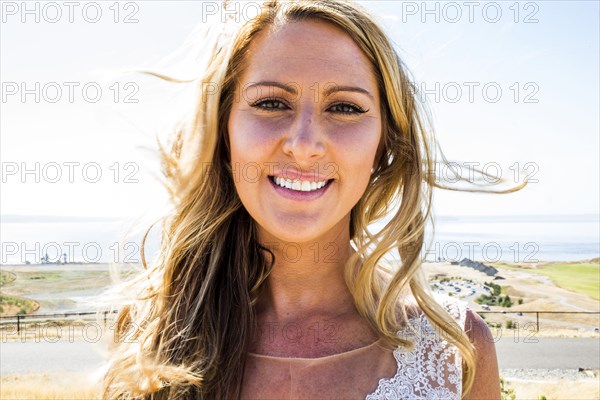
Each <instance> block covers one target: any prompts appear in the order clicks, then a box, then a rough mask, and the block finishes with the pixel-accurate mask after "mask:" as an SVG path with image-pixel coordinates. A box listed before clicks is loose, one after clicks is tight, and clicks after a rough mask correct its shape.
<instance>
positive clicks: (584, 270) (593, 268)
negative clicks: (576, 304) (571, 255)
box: [537, 263, 600, 300]
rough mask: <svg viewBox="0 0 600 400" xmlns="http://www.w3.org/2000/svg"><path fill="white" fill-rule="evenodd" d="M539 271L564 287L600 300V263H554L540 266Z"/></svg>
mask: <svg viewBox="0 0 600 400" xmlns="http://www.w3.org/2000/svg"><path fill="white" fill-rule="evenodd" d="M537 272H539V273H540V274H543V275H546V276H547V277H549V278H550V279H552V280H553V281H554V282H555V283H556V284H557V285H558V286H560V287H562V288H564V289H568V290H572V291H573V292H577V293H583V294H587V295H588V296H590V297H592V298H594V299H596V300H600V265H599V264H591V263H582V264H552V265H548V266H545V267H542V268H540V269H539V270H537Z"/></svg>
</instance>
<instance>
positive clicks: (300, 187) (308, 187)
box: [269, 175, 333, 192]
mask: <svg viewBox="0 0 600 400" xmlns="http://www.w3.org/2000/svg"><path fill="white" fill-rule="evenodd" d="M269 180H271V182H273V183H274V184H275V185H277V186H279V187H282V188H284V189H289V190H292V191H295V192H316V191H318V190H321V189H323V188H325V187H327V186H329V184H330V183H331V182H333V179H328V180H324V181H321V182H313V181H303V180H298V179H296V180H291V179H285V178H281V177H278V176H271V175H270V176H269Z"/></svg>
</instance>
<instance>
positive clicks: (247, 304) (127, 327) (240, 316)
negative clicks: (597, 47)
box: [104, 0, 475, 399]
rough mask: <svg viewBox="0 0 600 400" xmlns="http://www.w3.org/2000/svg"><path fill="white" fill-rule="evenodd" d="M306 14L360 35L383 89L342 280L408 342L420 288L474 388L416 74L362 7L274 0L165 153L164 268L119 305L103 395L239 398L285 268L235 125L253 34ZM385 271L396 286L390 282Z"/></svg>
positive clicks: (203, 84) (214, 62)
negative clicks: (232, 134) (438, 242)
mask: <svg viewBox="0 0 600 400" xmlns="http://www.w3.org/2000/svg"><path fill="white" fill-rule="evenodd" d="M302 20H321V21H325V22H328V23H331V24H333V25H335V26H337V27H339V28H341V29H343V30H344V31H345V32H346V33H347V34H348V35H349V36H350V37H352V39H353V40H354V41H355V42H356V44H357V45H358V46H359V47H360V48H361V50H362V51H363V53H364V54H365V56H366V57H367V58H368V60H369V61H370V62H371V64H372V68H373V71H374V73H375V76H376V78H377V83H378V86H379V93H380V94H381V114H382V127H383V136H382V141H381V144H380V147H379V149H378V156H377V165H376V167H375V169H374V172H373V174H372V176H371V181H370V182H369V184H368V187H367V189H366V192H365V193H364V195H363V196H362V198H361V199H360V200H359V202H358V203H357V204H356V205H355V206H354V208H353V209H352V211H351V222H350V237H351V239H352V241H353V243H354V246H355V248H356V250H357V252H356V253H355V254H354V255H353V256H352V257H351V258H350V259H349V260H348V262H347V264H346V267H345V268H346V269H345V279H346V284H347V285H348V287H349V289H350V291H351V293H352V295H353V297H354V301H355V305H356V308H357V309H358V311H359V313H360V314H361V315H362V317H363V318H364V319H365V320H366V321H368V322H369V323H370V325H371V326H372V327H373V328H374V329H376V331H377V332H379V333H380V335H381V336H383V337H385V338H387V340H388V342H389V343H390V344H393V345H397V346H411V343H410V342H409V341H407V340H405V339H402V338H400V337H399V336H398V335H397V334H396V332H397V330H398V327H399V326H400V325H401V324H402V323H403V322H406V321H407V318H408V317H407V313H406V310H405V309H404V308H401V310H400V312H398V311H399V310H398V306H397V305H398V304H399V299H400V297H401V296H402V294H403V293H404V292H405V290H406V289H408V288H409V289H410V291H411V292H412V294H413V295H414V297H415V300H416V301H417V303H418V306H419V307H420V308H421V309H422V310H423V312H424V313H425V314H426V315H427V317H428V318H429V319H430V321H431V322H432V323H433V324H434V325H435V326H436V327H437V328H439V330H440V331H442V332H445V334H446V336H447V337H448V338H449V340H450V341H451V342H452V343H453V344H455V345H456V346H457V348H458V349H459V350H460V352H461V354H462V359H463V367H464V368H463V388H464V392H463V393H465V394H466V393H468V391H469V390H470V388H471V386H472V384H473V377H474V373H475V351H474V348H473V346H472V344H471V343H470V341H469V338H468V337H467V336H466V334H465V332H464V330H463V329H462V327H459V326H458V324H457V323H456V322H455V320H454V319H453V318H452V317H451V316H450V315H449V314H448V313H447V312H446V311H445V310H444V309H443V308H442V307H441V306H440V305H439V304H438V303H437V302H436V301H435V300H434V299H433V297H432V294H431V292H430V290H429V287H428V284H427V282H426V281H425V280H424V277H423V274H422V272H421V269H420V266H421V260H420V251H421V249H422V247H423V245H424V232H425V226H426V222H427V221H428V219H429V218H430V207H431V200H432V191H431V189H432V187H434V186H438V187H440V186H441V184H440V183H439V182H437V180H436V177H435V174H434V173H433V171H435V166H436V159H435V149H436V142H435V141H434V139H433V137H432V136H431V129H430V128H429V124H428V123H427V121H428V117H427V113H426V112H425V109H424V108H423V107H422V105H421V103H420V102H419V101H418V99H417V98H416V95H415V91H414V88H413V86H412V85H411V84H410V81H409V76H408V73H407V70H406V68H405V66H404V65H403V63H402V62H401V61H400V59H399V57H398V55H397V53H396V51H395V50H394V48H393V46H392V44H391V43H390V41H389V40H388V38H387V37H386V35H385V34H384V32H383V31H382V30H381V29H380V28H379V26H378V25H377V23H376V22H375V21H374V20H373V19H372V18H371V17H370V16H369V15H368V14H367V12H365V11H364V10H363V9H361V8H360V7H359V6H357V5H356V4H354V3H352V2H350V1H346V0H325V1H316V0H314V1H311V0H300V1H287V0H286V1H279V0H274V1H268V2H266V3H264V4H263V7H262V9H261V13H260V14H259V15H257V16H256V17H255V18H252V19H251V20H249V21H247V22H245V23H243V24H241V25H240V26H239V27H238V28H237V29H236V31H235V32H234V33H233V34H232V35H231V37H226V38H225V40H221V41H222V42H223V43H221V44H219V45H215V46H214V49H212V53H211V59H210V62H209V63H208V67H207V68H206V70H205V71H204V75H203V76H202V77H201V78H200V79H198V81H197V84H198V87H199V88H200V89H201V90H200V95H199V98H198V102H197V105H196V108H195V116H194V118H193V121H191V123H189V124H187V125H185V126H184V127H183V128H181V129H180V130H178V132H177V135H176V137H175V140H174V141H173V143H172V147H171V148H170V149H169V150H168V151H166V150H165V149H164V148H163V147H161V153H162V156H163V171H164V174H165V176H166V179H167V183H168V190H169V191H170V194H171V196H172V199H173V203H174V209H173V211H172V212H171V213H170V214H169V215H168V216H167V217H165V218H164V220H163V225H162V241H161V249H160V254H159V257H158V258H157V261H156V262H155V263H153V265H152V266H148V265H147V263H146V260H145V259H142V261H143V264H144V267H145V271H144V273H143V274H141V275H139V276H137V277H136V279H135V280H133V281H132V282H131V284H130V287H129V290H131V292H130V293H131V294H132V297H134V300H132V301H131V302H130V303H128V304H127V305H125V306H123V307H122V308H121V309H120V311H119V314H118V317H117V324H116V329H115V341H114V343H115V344H114V349H113V356H112V359H111V362H110V365H109V368H108V371H107V373H106V376H105V382H104V398H107V399H114V398H119V399H184V398H189V399H192V398H193V399H235V398H239V395H240V390H241V385H242V378H243V372H244V366H245V358H246V352H247V349H248V346H249V343H250V341H251V338H252V334H253V332H254V330H255V329H256V321H255V311H254V305H255V304H256V302H257V300H258V298H259V296H260V294H261V290H262V289H263V288H264V287H265V282H266V280H267V277H268V276H269V273H270V270H271V268H272V265H273V261H274V260H273V254H272V253H270V252H268V251H267V250H266V249H265V248H264V247H262V246H261V245H260V243H258V240H257V234H256V227H255V223H254V221H253V219H252V218H251V216H250V215H249V214H248V212H247V211H246V210H245V208H244V207H243V206H242V203H241V201H240V199H239V197H238V195H237V193H236V190H235V187H234V182H233V178H232V169H231V165H230V159H229V150H228V149H229V144H228V135H227V130H226V129H227V120H228V118H229V114H230V110H231V107H232V102H233V99H234V94H235V89H236V85H237V83H238V79H239V77H240V75H241V73H242V71H243V68H244V62H245V59H246V56H247V52H248V49H249V46H250V44H251V43H252V41H253V39H254V38H255V37H256V36H257V34H259V33H260V32H261V31H264V30H265V29H268V28H270V27H273V26H275V27H276V26H280V25H282V24H285V23H288V22H294V21H302ZM221 39H223V38H221ZM209 50H211V49H209ZM207 88H210V91H209V90H208V89H207ZM392 211H395V215H394V216H393V218H391V220H390V222H389V223H387V225H385V227H384V228H383V229H382V230H381V231H380V232H378V233H376V234H373V233H371V232H369V231H368V229H367V226H368V225H369V224H371V223H372V222H373V221H376V220H379V219H381V218H383V217H384V216H386V215H387V214H388V213H390V212H392ZM144 241H145V238H144ZM143 248H144V246H143V245H142V250H143ZM392 251H399V253H400V256H401V265H400V267H399V268H396V269H386V267H384V264H383V263H382V262H381V261H382V259H383V257H384V256H385V255H386V254H388V253H390V252H392ZM142 253H143V251H142ZM382 273H385V274H387V275H388V278H387V279H381V276H382Z"/></svg>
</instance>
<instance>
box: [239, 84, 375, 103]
mask: <svg viewBox="0 0 600 400" xmlns="http://www.w3.org/2000/svg"><path fill="white" fill-rule="evenodd" d="M257 86H274V87H278V88H280V89H282V90H285V91H286V92H288V93H291V94H293V95H296V94H298V91H297V90H296V88H295V87H293V86H289V85H285V84H283V83H279V82H275V81H261V82H256V83H253V84H251V85H248V86H246V89H250V88H255V87H257ZM327 86H331V87H329V88H327V89H326V90H325V92H324V95H325V97H327V96H330V95H332V94H333V93H337V92H355V93H362V94H365V95H367V96H369V97H370V98H371V99H374V97H373V95H372V94H371V92H369V91H368V90H367V89H363V88H361V87H358V86H338V85H335V84H333V85H327Z"/></svg>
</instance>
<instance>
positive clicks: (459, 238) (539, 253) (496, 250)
mask: <svg viewBox="0 0 600 400" xmlns="http://www.w3.org/2000/svg"><path fill="white" fill-rule="evenodd" d="M138 225H139V226H138V230H137V231H132V232H130V235H129V236H125V233H126V232H127V231H128V230H129V229H130V227H131V222H127V221H123V220H119V219H112V220H111V219H97V218H86V219H82V218H61V217H33V216H32V217H19V216H9V215H7V216H2V217H1V223H0V242H1V254H0V262H1V263H2V264H24V263H40V262H56V261H58V260H60V261H64V260H66V261H67V262H70V263H73V262H83V263H105V262H134V263H135V262H139V261H140V239H141V237H142V231H143V228H146V227H148V225H147V224H146V225H144V224H138ZM378 226H380V225H377V224H375V225H374V226H373V229H377V227H378ZM151 232H152V233H151V235H150V238H149V241H148V246H147V248H146V251H145V254H146V257H147V258H148V259H152V257H154V256H155V255H156V252H157V249H158V243H159V234H158V232H159V229H157V227H155V228H154V229H153V230H152V231H151ZM427 240H428V241H430V246H429V249H428V250H427V251H426V250H425V249H423V251H422V253H421V255H422V258H423V259H424V260H429V261H438V260H439V261H441V260H446V261H460V260H462V259H463V258H469V259H472V260H475V261H481V262H495V261H509V262H518V263H537V262H543V261H578V260H587V259H591V258H595V257H599V256H600V216H599V215H552V216H542V215H525V216H478V217H474V216H439V217H437V218H436V222H435V230H434V234H433V236H432V233H431V230H430V231H429V234H428V237H427Z"/></svg>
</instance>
